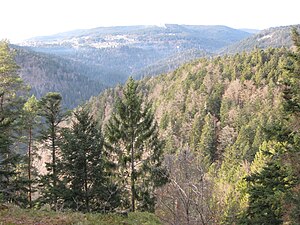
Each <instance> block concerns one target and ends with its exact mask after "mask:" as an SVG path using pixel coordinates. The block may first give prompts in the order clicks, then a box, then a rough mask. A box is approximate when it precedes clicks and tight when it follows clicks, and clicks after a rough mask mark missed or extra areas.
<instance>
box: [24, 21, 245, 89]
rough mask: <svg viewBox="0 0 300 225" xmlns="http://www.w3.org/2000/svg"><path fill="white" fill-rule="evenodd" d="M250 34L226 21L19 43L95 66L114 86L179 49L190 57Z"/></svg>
mask: <svg viewBox="0 0 300 225" xmlns="http://www.w3.org/2000/svg"><path fill="white" fill-rule="evenodd" d="M250 35H251V34H249V33H247V32H244V31H240V30H236V29H233V28H230V27H226V26H196V25H177V24H166V25H165V26H127V27H126V26H124V27H100V28H94V29H88V30H76V31H71V32H66V33H60V34H57V35H52V36H47V37H35V38H32V39H29V40H27V41H26V42H23V43H22V44H21V45H22V46H27V47H28V48H29V49H31V50H33V51H36V52H43V53H47V54H53V55H56V56H59V57H62V58H66V59H68V60H71V61H74V62H78V63H80V64H82V65H85V66H86V67H89V68H90V70H91V71H94V72H93V73H89V74H86V76H88V77H90V78H92V79H97V80H100V81H101V82H102V83H104V84H105V85H108V86H113V85H115V84H116V83H119V82H121V83H122V82H124V81H125V80H126V79H127V78H128V76H130V75H137V76H143V75H146V74H147V72H146V73H145V74H141V71H145V68H147V67H149V65H156V64H157V63H159V62H161V61H164V60H166V59H170V58H172V57H173V56H175V57H176V58H178V54H184V55H185V57H184V59H188V60H190V59H192V58H193V55H203V52H215V51H217V50H219V49H221V48H223V47H225V46H228V45H229V44H232V43H235V42H237V41H239V40H242V39H244V38H246V37H249V36H250ZM191 52H193V53H192V55H191V56H188V54H190V53H191ZM195 52H198V53H196V54H195ZM185 61H186V60H183V62H185ZM156 72H158V73H162V72H168V71H165V70H161V71H156Z"/></svg>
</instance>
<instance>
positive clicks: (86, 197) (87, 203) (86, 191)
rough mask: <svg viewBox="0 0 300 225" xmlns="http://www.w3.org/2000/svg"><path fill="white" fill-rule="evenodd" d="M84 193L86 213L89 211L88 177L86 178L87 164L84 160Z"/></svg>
mask: <svg viewBox="0 0 300 225" xmlns="http://www.w3.org/2000/svg"><path fill="white" fill-rule="evenodd" d="M84 192H85V207H86V210H87V212H89V211H90V206H89V196H88V176H87V163H86V159H85V160H84Z"/></svg>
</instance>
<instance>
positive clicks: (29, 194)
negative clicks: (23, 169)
mask: <svg viewBox="0 0 300 225" xmlns="http://www.w3.org/2000/svg"><path fill="white" fill-rule="evenodd" d="M31 145H32V128H31V127H29V141H28V180H29V192H28V201H29V206H30V208H32V199H31Z"/></svg>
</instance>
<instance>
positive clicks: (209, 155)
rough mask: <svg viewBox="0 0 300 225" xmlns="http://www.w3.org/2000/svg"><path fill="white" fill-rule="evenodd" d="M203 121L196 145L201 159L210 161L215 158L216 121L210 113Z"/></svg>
mask: <svg viewBox="0 0 300 225" xmlns="http://www.w3.org/2000/svg"><path fill="white" fill-rule="evenodd" d="M204 121H205V123H204V126H203V128H202V133H201V137H200V143H199V146H198V147H199V151H200V154H201V156H202V157H203V160H204V161H206V163H211V162H213V161H214V160H215V159H216V134H215V133H216V131H215V130H216V122H215V118H214V117H213V116H211V114H210V113H208V114H207V115H206V116H205V119H204Z"/></svg>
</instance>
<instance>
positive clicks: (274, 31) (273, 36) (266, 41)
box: [219, 24, 300, 54]
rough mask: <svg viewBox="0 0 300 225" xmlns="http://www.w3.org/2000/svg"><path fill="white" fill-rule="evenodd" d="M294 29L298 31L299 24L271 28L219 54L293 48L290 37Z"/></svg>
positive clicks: (228, 47)
mask: <svg viewBox="0 0 300 225" xmlns="http://www.w3.org/2000/svg"><path fill="white" fill-rule="evenodd" d="M292 27H296V28H297V29H298V30H299V29H300V25H299V24H298V25H293V26H282V27H271V28H269V29H265V30H262V31H260V32H258V33H257V34H255V35H252V36H250V37H247V38H245V39H243V40H241V41H239V42H237V43H234V44H232V45H230V46H227V47H225V48H224V49H222V50H221V51H220V52H219V53H221V54H235V53H240V52H243V51H246V52H249V51H252V50H253V49H254V48H259V49H267V48H269V47H273V48H281V47H291V46H292V45H293V41H292V38H291V36H290V30H291V28H292Z"/></svg>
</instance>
